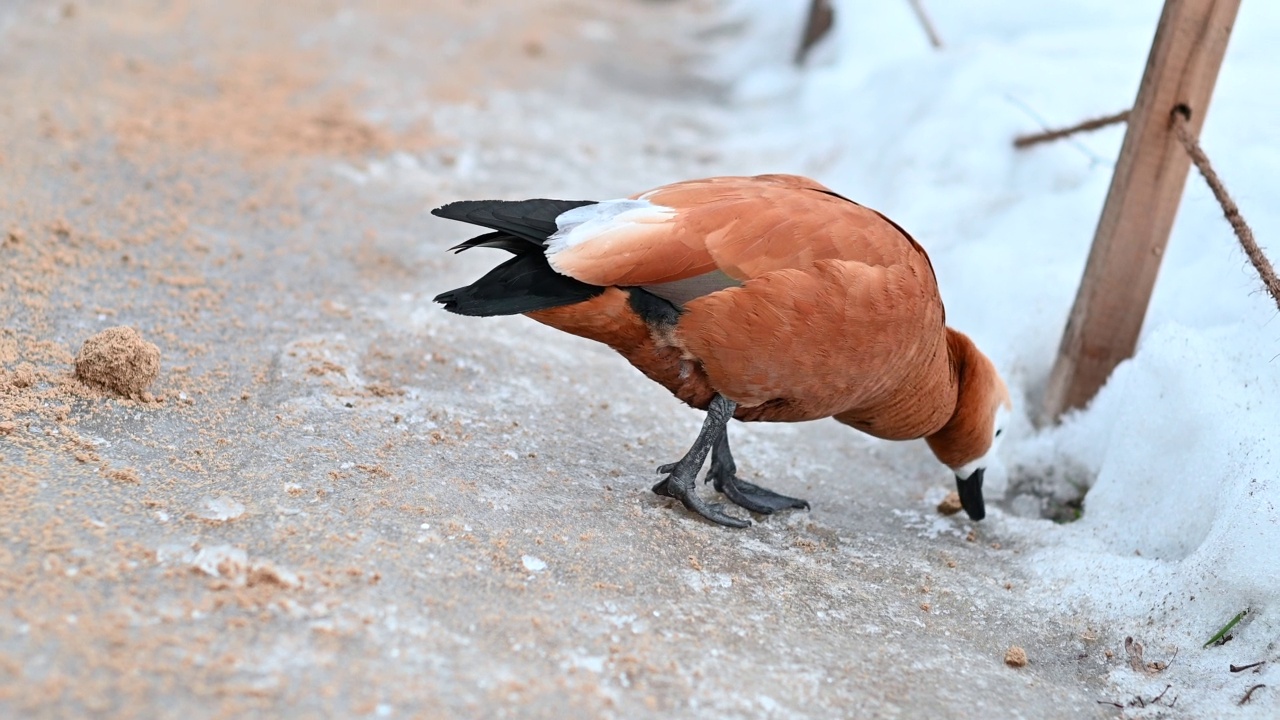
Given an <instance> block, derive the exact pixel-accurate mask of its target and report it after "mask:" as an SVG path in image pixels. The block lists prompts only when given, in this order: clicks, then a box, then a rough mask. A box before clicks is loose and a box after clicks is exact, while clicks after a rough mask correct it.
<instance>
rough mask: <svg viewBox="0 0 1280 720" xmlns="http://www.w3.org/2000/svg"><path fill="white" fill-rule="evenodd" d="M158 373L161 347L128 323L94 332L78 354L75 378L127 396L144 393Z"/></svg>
mask: <svg viewBox="0 0 1280 720" xmlns="http://www.w3.org/2000/svg"><path fill="white" fill-rule="evenodd" d="M159 375H160V348H158V347H156V346H155V344H153V343H150V342H147V341H146V340H144V339H143V337H142V336H141V335H139V334H138V331H137V330H134V329H133V328H131V327H128V326H126V325H120V326H117V327H111V328H107V329H106V330H103V331H102V332H99V333H97V334H96V335H93V336H92V337H90V338H89V339H88V340H85V341H84V346H83V347H81V348H80V353H79V354H78V355H76V377H78V378H80V379H81V380H83V381H85V382H87V383H89V384H91V385H97V386H100V387H103V388H106V389H108V390H113V391H115V392H117V393H120V394H121V395H124V396H126V397H132V396H136V395H141V394H142V392H143V391H145V390H146V389H147V388H148V387H150V386H151V383H153V382H155V380H156V377H158V376H159Z"/></svg>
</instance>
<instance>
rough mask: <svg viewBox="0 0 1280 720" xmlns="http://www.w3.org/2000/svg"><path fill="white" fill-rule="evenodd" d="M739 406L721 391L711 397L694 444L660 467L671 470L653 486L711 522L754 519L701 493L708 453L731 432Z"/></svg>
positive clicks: (741, 525) (734, 524) (740, 524)
mask: <svg viewBox="0 0 1280 720" xmlns="http://www.w3.org/2000/svg"><path fill="white" fill-rule="evenodd" d="M736 408H737V403H735V402H734V401H732V400H730V399H729V398H727V397H724V396H723V395H720V394H719V393H717V394H716V396H715V397H713V398H711V404H710V405H709V406H707V418H706V420H704V421H703V422H702V430H700V431H698V438H697V439H696V440H694V441H693V447H691V448H689V452H687V453H685V456H684V457H682V458H680V459H679V460H677V461H675V462H673V463H670V464H668V465H663V466H662V467H660V468H658V472H660V473H668V475H667V477H666V479H664V480H663V481H662V482H660V483H658V484H657V485H654V486H653V491H654V492H655V493H657V494H659V495H665V496H667V497H673V498H675V499H677V500H679V501H680V502H682V503H684V506H685V507H687V508H689V509H690V510H692V511H693V512H696V513H698V514H699V515H701V516H702V517H704V518H706V519H708V520H710V521H711V522H715V523H720V524H721V525H728V526H729V527H736V528H744V527H747V526H749V525H750V524H751V521H749V520H742V519H739V518H736V517H733V516H732V515H726V514H725V512H724V505H719V504H711V503H707V502H706V501H705V500H703V499H702V498H700V497H698V493H697V480H698V471H699V470H701V469H702V464H703V463H704V462H706V461H707V453H709V452H710V451H711V448H713V447H715V446H716V444H717V443H719V442H720V441H721V440H722V439H723V438H724V436H725V434H726V432H727V431H726V429H725V425H727V424H728V422H729V420H730V419H731V418H732V417H733V411H734V410H735V409H736Z"/></svg>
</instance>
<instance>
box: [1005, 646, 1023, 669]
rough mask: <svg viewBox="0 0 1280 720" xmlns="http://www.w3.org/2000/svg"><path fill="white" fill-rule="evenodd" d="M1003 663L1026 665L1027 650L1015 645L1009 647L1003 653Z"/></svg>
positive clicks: (1017, 665)
mask: <svg viewBox="0 0 1280 720" xmlns="http://www.w3.org/2000/svg"><path fill="white" fill-rule="evenodd" d="M1004 664H1005V665H1008V666H1009V667H1015V668H1020V667H1026V666H1027V651H1026V650H1023V649H1022V648H1020V647H1018V646H1017V645H1014V646H1012V647H1010V648H1009V649H1008V651H1006V652H1005V654H1004Z"/></svg>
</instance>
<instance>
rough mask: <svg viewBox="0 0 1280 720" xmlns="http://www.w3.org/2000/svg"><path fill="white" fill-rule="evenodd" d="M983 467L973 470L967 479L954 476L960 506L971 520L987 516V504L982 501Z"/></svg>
mask: <svg viewBox="0 0 1280 720" xmlns="http://www.w3.org/2000/svg"><path fill="white" fill-rule="evenodd" d="M984 471H985V468H978V469H977V470H974V471H973V474H972V475H970V476H969V479H968V480H961V479H960V476H959V475H957V476H956V492H958V493H959V494H960V507H962V508H964V511H965V512H966V513H968V514H969V519H971V520H981V519H982V518H984V517H986V516H987V505H986V503H984V502H983V501H982V473H983V472H984Z"/></svg>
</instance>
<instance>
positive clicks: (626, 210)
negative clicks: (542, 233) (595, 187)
mask: <svg viewBox="0 0 1280 720" xmlns="http://www.w3.org/2000/svg"><path fill="white" fill-rule="evenodd" d="M675 216H676V211H675V209H674V208H669V207H665V206H663V205H654V204H653V203H651V202H649V201H648V200H605V201H604V202H598V203H596V204H595V205H583V206H582V207H576V208H574V209H572V210H568V211H566V212H563V213H561V214H560V215H559V217H557V218H556V231H555V232H554V233H552V235H551V237H549V238H547V255H549V256H550V255H555V254H556V253H558V252H560V251H562V250H567V249H569V248H571V247H574V246H575V245H581V244H582V243H584V242H589V241H591V240H595V239H597V238H605V237H607V236H608V235H611V234H613V233H615V232H623V233H625V232H627V231H630V230H634V229H636V226H637V225H652V224H655V223H664V222H667V221H669V220H672V219H673V218H675Z"/></svg>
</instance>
